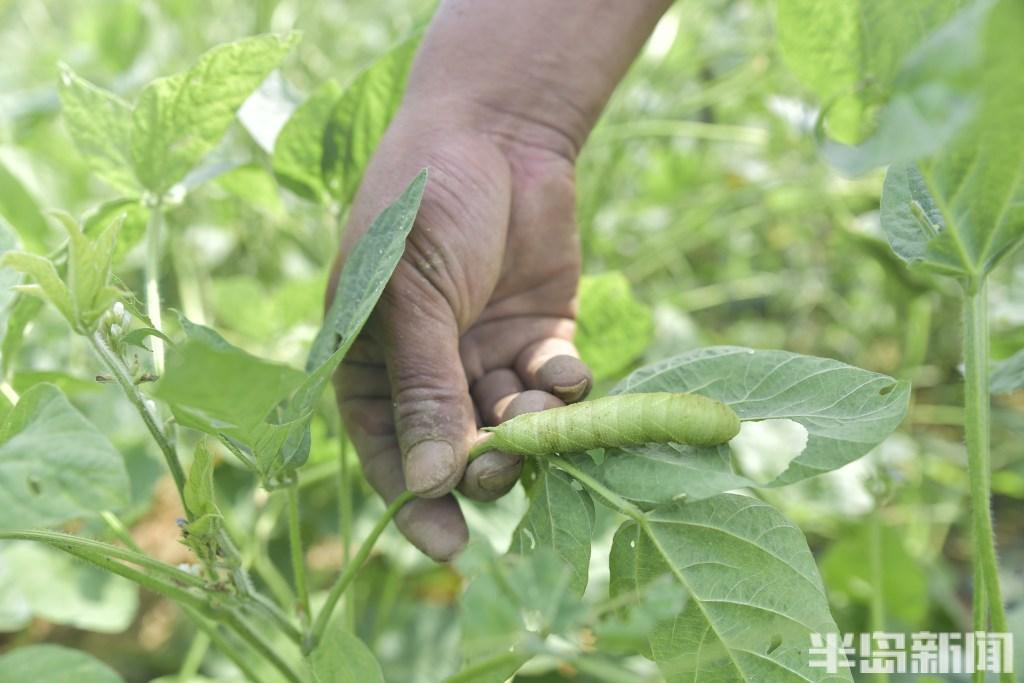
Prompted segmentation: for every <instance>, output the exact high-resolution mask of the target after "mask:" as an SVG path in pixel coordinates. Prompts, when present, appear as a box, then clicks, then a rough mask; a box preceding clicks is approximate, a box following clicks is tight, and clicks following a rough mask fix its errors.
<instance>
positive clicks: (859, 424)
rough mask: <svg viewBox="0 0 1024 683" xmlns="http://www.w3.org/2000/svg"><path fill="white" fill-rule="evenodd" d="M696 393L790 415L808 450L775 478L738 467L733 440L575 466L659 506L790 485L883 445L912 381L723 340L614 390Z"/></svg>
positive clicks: (757, 411)
mask: <svg viewBox="0 0 1024 683" xmlns="http://www.w3.org/2000/svg"><path fill="white" fill-rule="evenodd" d="M648 391H673V392H695V393H698V394H702V395H704V396H708V397H709V398H714V399H717V400H719V401H722V402H723V403H726V404H727V405H728V406H729V407H730V408H732V409H733V410H734V411H735V412H736V414H737V415H739V417H740V419H741V420H743V421H756V420H770V419H788V420H792V421H795V422H798V423H799V424H801V425H802V426H803V427H804V429H805V430H806V431H807V443H806V445H805V446H804V449H803V451H802V452H801V453H800V454H799V455H798V456H797V457H796V458H795V459H794V460H792V462H790V463H789V466H788V468H787V469H786V470H785V471H784V472H782V474H780V475H779V476H778V477H776V478H775V479H773V480H771V481H769V482H764V483H759V482H756V481H754V480H752V479H750V478H749V477H747V476H744V475H742V474H740V473H737V472H736V471H735V469H734V466H733V462H732V460H733V459H732V457H731V454H730V449H729V447H728V446H727V445H724V446H717V447H714V448H693V447H687V446H681V445H678V444H663V445H648V446H644V447H640V448H629V449H624V450H623V451H622V452H617V451H612V452H609V453H608V454H606V456H605V457H604V459H603V462H602V463H601V464H600V465H597V464H596V463H595V462H594V460H593V459H592V458H591V457H590V456H586V455H583V456H577V457H576V460H577V462H578V464H579V465H580V466H581V467H583V469H584V470H586V471H587V472H589V473H590V474H591V475H592V476H595V477H597V478H598V479H599V480H600V481H601V482H603V483H604V484H605V485H606V486H608V487H609V488H611V489H612V490H613V491H615V492H616V493H619V494H620V495H622V496H624V497H626V498H628V499H630V500H633V501H636V502H640V503H645V504H649V505H660V504H663V503H667V502H669V501H672V500H674V499H677V498H680V497H683V496H685V497H688V498H690V499H701V498H708V497H710V496H714V495H716V494H719V493H722V492H724V491H730V490H734V489H737V488H742V487H745V486H768V487H775V486H784V485H786V484H791V483H793V482H796V481H800V480H802V479H807V478H808V477H813V476H815V475H818V474H821V473H823V472H828V471H830V470H834V469H837V468H839V467H842V466H843V465H845V464H847V463H849V462H852V461H853V460H856V459H857V458H859V457H861V456H862V455H864V454H865V453H867V452H868V451H870V450H871V449H872V448H874V447H875V446H877V445H878V444H879V443H881V442H882V440H883V439H884V438H885V437H886V436H888V435H889V434H890V433H891V432H892V431H893V430H894V429H896V427H898V426H899V424H900V422H902V420H903V417H904V415H905V414H906V410H907V403H908V401H909V398H910V385H909V384H908V383H906V382H897V381H896V380H894V379H892V378H891V377H887V376H885V375H880V374H877V373H874V372H869V371H867V370H861V369H860V368H855V367H853V366H850V365H846V364H844V363H840V362H839V361H835V360H830V359H826V358H815V357H813V356H801V355H799V354H794V353H789V352H786V351H755V350H752V349H744V348H738V347H729V346H720V347H709V348H705V349H699V350H697V351H693V352H691V353H687V354H683V355H681V356H677V357H675V358H670V359H668V360H665V361H662V362H660V363H655V364H653V365H648V366H646V367H643V368H640V369H639V370H637V371H636V372H634V373H633V374H631V375H630V376H629V377H627V378H626V379H625V380H623V381H622V382H621V383H620V384H619V386H618V387H616V388H615V390H614V391H613V393H635V392H648Z"/></svg>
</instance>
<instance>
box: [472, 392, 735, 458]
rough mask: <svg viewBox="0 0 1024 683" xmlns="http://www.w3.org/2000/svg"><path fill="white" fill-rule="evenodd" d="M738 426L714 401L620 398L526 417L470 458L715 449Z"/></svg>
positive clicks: (494, 433) (494, 434)
mask: <svg viewBox="0 0 1024 683" xmlns="http://www.w3.org/2000/svg"><path fill="white" fill-rule="evenodd" d="M739 430H740V420H739V418H738V417H737V416H736V413H734V412H733V411H732V409H731V408H730V407H729V406H727V405H725V404H724V403H722V402H720V401H716V400H714V399H710V398H706V397H704V396H699V395H697V394H672V393H667V392H659V393H650V394H624V395H622V396H606V397H604V398H599V399H595V400H593V401H587V402H585V403H576V404H573V405H569V406H565V407H563V408H553V409H551V410H545V411H542V412H537V413H526V414H524V415H519V416H518V417H514V418H512V419H511V420H509V421H508V422H505V423H504V424H501V425H499V426H498V427H494V428H492V429H490V430H489V431H490V432H491V438H490V439H488V440H486V441H484V442H483V443H481V444H479V445H478V446H477V447H476V448H474V449H473V451H472V452H471V453H470V457H471V458H472V457H475V456H477V455H480V454H481V453H483V452H486V451H489V450H501V451H505V452H506V453H519V454H522V455H547V454H550V453H570V452H575V451H586V450H589V449H592V448H622V447H624V446H639V445H642V444H646V443H682V444H687V445H690V446H715V445H718V444H722V443H725V442H726V441H729V439H731V438H733V437H734V436H736V434H738V433H739Z"/></svg>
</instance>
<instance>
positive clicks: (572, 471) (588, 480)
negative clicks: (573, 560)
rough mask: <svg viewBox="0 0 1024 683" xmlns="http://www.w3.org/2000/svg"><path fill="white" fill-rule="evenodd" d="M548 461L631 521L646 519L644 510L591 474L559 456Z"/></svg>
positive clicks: (551, 457) (549, 458)
mask: <svg viewBox="0 0 1024 683" xmlns="http://www.w3.org/2000/svg"><path fill="white" fill-rule="evenodd" d="M547 460H548V462H550V463H551V464H552V465H554V466H555V467H557V468H558V469H560V470H562V471H563V472H565V473H566V474H568V475H571V476H572V477H573V478H574V479H576V480H577V481H579V482H580V483H581V484H583V485H584V486H586V487H587V488H588V489H590V490H591V491H593V492H594V493H596V494H597V495H599V496H601V497H602V498H604V499H605V500H606V501H608V503H609V504H611V506H612V507H614V508H615V509H616V510H618V511H619V512H621V513H622V514H624V515H626V516H627V517H629V518H630V519H634V520H636V521H638V522H639V521H642V520H645V519H646V517H645V516H644V513H643V510H641V509H640V508H638V507H637V506H635V505H633V504H632V503H630V502H629V501H628V500H626V499H625V498H623V497H622V496H620V495H619V494H617V493H615V492H614V491H612V490H611V489H609V488H608V487H607V486H605V485H604V484H602V483H601V482H599V481H598V480H597V479H594V478H593V477H591V476H590V475H589V474H587V473H586V472H584V471H583V470H581V469H580V468H578V467H576V466H575V465H573V464H572V463H570V462H569V461H567V460H564V459H562V458H560V457H557V456H550V457H548V458H547Z"/></svg>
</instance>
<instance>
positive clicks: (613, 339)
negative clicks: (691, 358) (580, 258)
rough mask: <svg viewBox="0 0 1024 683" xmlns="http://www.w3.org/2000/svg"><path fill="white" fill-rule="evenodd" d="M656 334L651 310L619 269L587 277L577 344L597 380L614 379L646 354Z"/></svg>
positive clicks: (581, 288) (583, 282) (581, 293)
mask: <svg viewBox="0 0 1024 683" xmlns="http://www.w3.org/2000/svg"><path fill="white" fill-rule="evenodd" d="M653 333H654V322H653V317H652V315H651V310H650V308H648V307H647V306H646V305H644V304H643V303H642V302H641V301H639V300H638V299H637V298H636V297H635V296H633V292H632V291H631V290H630V287H629V280H627V279H626V277H625V276H624V275H623V274H622V273H620V272H618V271H613V272H609V273H602V274H601V275H589V276H584V277H583V278H582V279H581V280H580V309H579V313H578V315H577V316H576V339H575V341H576V347H577V348H578V349H579V351H580V356H582V358H583V360H584V361H585V362H586V363H587V365H588V366H589V367H590V370H591V371H592V372H593V373H594V377H595V378H596V379H599V380H600V379H608V378H613V377H615V376H617V375H620V373H622V372H624V371H625V370H628V369H629V367H630V366H631V365H632V364H633V363H634V362H635V361H636V359H637V358H639V357H640V356H642V355H643V353H644V351H645V350H647V346H648V344H649V343H650V341H651V335H652V334H653Z"/></svg>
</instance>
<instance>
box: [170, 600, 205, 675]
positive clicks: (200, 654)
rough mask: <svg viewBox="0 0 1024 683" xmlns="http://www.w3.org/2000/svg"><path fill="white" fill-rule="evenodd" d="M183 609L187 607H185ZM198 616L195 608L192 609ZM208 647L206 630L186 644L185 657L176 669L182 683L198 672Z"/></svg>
mask: <svg viewBox="0 0 1024 683" xmlns="http://www.w3.org/2000/svg"><path fill="white" fill-rule="evenodd" d="M185 609H188V608H187V607H186V608H185ZM192 612H193V613H194V614H196V615H197V616H198V613H197V612H195V610H193V611H192ZM209 649H210V636H209V634H207V633H206V631H200V632H199V633H197V634H196V635H195V637H194V638H193V639H192V644H191V645H189V646H188V652H186V653H185V659H184V660H182V662H181V668H179V669H178V680H179V681H181V682H182V683H188V681H190V680H192V678H193V677H194V676H195V675H196V674H197V673H199V667H200V666H202V664H203V659H204V658H205V657H206V653H207V651H208V650H209Z"/></svg>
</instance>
